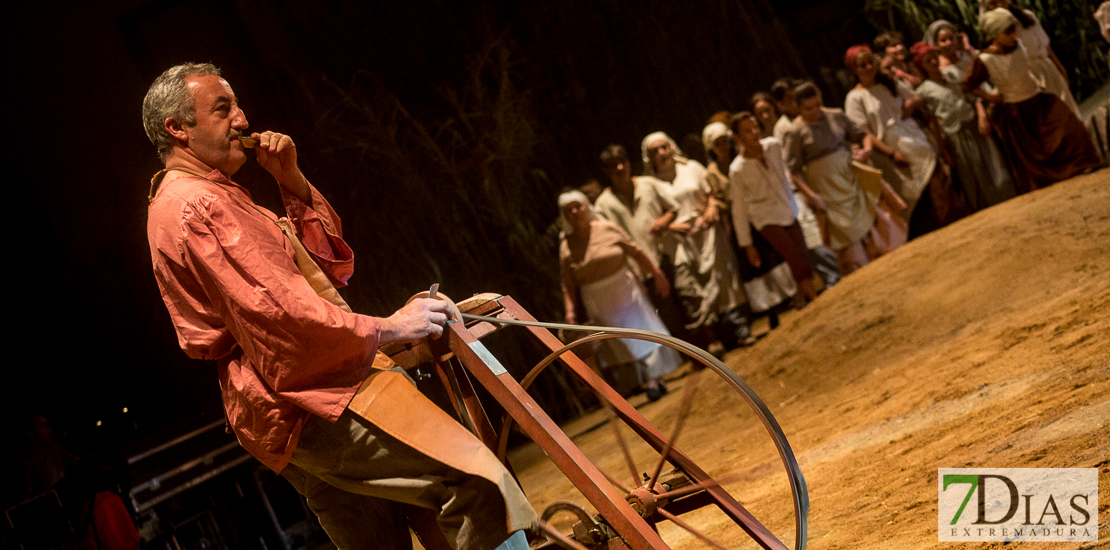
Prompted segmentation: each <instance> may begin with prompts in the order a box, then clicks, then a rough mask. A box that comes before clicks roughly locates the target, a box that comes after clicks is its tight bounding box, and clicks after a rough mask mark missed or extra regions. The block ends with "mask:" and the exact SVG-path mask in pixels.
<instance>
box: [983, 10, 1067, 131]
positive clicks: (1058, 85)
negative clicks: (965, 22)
mask: <svg viewBox="0 0 1110 550" xmlns="http://www.w3.org/2000/svg"><path fill="white" fill-rule="evenodd" d="M995 9H1003V10H1006V11H1008V12H1010V15H1012V16H1013V17H1014V19H1016V20H1017V22H1018V26H1017V27H1016V28H1015V29H1014V30H1015V33H1016V35H1017V39H1018V40H1019V41H1020V42H1021V45H1022V46H1025V52H1026V55H1028V57H1029V66H1030V69H1032V71H1033V75H1034V76H1035V77H1036V78H1037V80H1038V81H1039V82H1040V85H1041V87H1042V88H1044V90H1045V91H1046V92H1048V93H1050V94H1052V95H1054V96H1056V97H1058V98H1060V101H1063V102H1064V104H1065V105H1067V106H1068V108H1069V109H1071V111H1072V112H1073V113H1075V116H1077V117H1078V116H1080V114H1079V105H1077V104H1076V103H1075V98H1074V97H1072V95H1071V90H1070V89H1069V88H1068V77H1067V74H1068V71H1067V69H1065V68H1064V64H1063V63H1060V59H1059V58H1058V57H1056V54H1055V53H1053V52H1052V44H1051V42H1050V41H1049V39H1048V33H1047V32H1045V30H1044V27H1042V26H1041V22H1040V21H1038V20H1037V16H1036V14H1034V13H1033V12H1032V11H1029V10H1026V9H1022V8H1020V7H1018V6H1015V5H1013V3H1012V2H1010V0H979V22H980V26H982V21H983V16H985V15H986V14H987V13H988V12H990V11H991V10H995ZM983 40H984V41H986V42H987V43H989V42H990V41H991V38H987V37H986V36H984V37H983Z"/></svg>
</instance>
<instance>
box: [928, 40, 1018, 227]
mask: <svg viewBox="0 0 1110 550" xmlns="http://www.w3.org/2000/svg"><path fill="white" fill-rule="evenodd" d="M910 53H911V54H912V55H913V63H914V65H916V66H917V67H918V68H919V69H921V72H922V73H923V74H924V75H925V80H924V81H923V82H922V83H921V85H920V86H918V87H917V93H918V94H920V95H921V97H923V98H924V99H925V110H926V111H927V112H929V113H930V114H932V115H933V117H935V119H936V122H937V126H938V127H939V129H940V131H941V132H943V134H944V137H945V141H946V143H947V145H948V147H949V150H950V151H951V152H952V154H953V156H954V157H955V161H956V162H955V163H954V164H955V171H956V175H957V176H958V177H959V180H960V184H961V185H962V186H963V189H964V192H965V194H966V199H967V204H968V207H969V208H970V209H971V210H972V211H978V210H982V209H984V208H986V207H988V206H992V205H995V204H998V203H1000V202H1002V201H1004V200H1006V199H1009V198H1012V197H1013V196H1014V195H1015V192H1014V182H1013V180H1012V179H1011V178H1010V169H1009V168H1008V167H1007V166H1006V160H1005V158H1003V157H1002V152H1001V151H1000V150H999V149H998V146H997V145H996V144H995V143H994V140H993V139H992V138H991V126H990V118H989V117H988V116H987V111H986V108H984V106H983V104H982V102H981V101H979V100H978V99H976V98H974V97H970V98H969V97H968V96H965V95H964V93H963V90H961V89H960V85H959V84H957V83H953V82H951V81H949V80H948V78H947V77H946V75H945V74H944V72H943V71H944V70H943V69H942V68H941V66H940V50H939V48H935V47H933V46H931V45H929V44H926V43H925V42H918V43H917V44H914V45H913V47H912V48H910ZM969 99H970V101H969Z"/></svg>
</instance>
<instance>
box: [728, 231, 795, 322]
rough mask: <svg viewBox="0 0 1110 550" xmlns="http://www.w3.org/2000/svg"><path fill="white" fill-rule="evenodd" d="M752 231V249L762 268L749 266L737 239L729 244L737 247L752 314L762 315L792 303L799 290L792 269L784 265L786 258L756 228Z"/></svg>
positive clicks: (736, 254)
mask: <svg viewBox="0 0 1110 550" xmlns="http://www.w3.org/2000/svg"><path fill="white" fill-rule="evenodd" d="M750 230H751V236H752V246H755V249H756V251H757V252H758V253H759V261H760V266H759V267H755V266H753V265H752V264H750V263H749V262H748V255H747V253H746V252H744V250H743V249H741V248H740V245H739V243H737V242H736V239H729V240H730V241H731V243H732V245H733V246H732V252H733V254H734V255H735V256H736V263H737V266H738V268H739V274H740V281H741V283H742V284H743V285H744V294H747V295H748V306H749V307H750V308H751V310H752V313H761V312H764V311H767V310H769V309H771V308H773V307H775V306H777V305H779V304H781V303H783V302H785V301H787V300H790V299H792V298H793V297H794V294H796V293H797V292H798V287H797V285H796V284H795V282H794V279H793V278H792V277H791V275H790V267H789V266H788V265H787V264H786V263H784V262H783V257H782V256H781V255H779V253H778V252H776V251H775V248H774V247H773V246H772V245H771V243H770V242H769V241H768V240H767V239H766V238H765V237H764V236H763V234H762V233H761V232H760V231H759V230H757V229H756V228H755V226H751V228H750Z"/></svg>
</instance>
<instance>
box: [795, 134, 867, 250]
mask: <svg viewBox="0 0 1110 550" xmlns="http://www.w3.org/2000/svg"><path fill="white" fill-rule="evenodd" d="M805 178H806V183H807V184H809V187H810V189H813V192H814V193H817V194H818V195H820V196H821V198H822V199H823V200H824V201H825V208H826V212H825V213H826V214H827V224H826V228H827V229H828V231H827V232H826V233H827V235H826V238H827V240H828V243H827V244H828V246H829V248H831V249H833V250H842V249H844V248H845V247H847V246H849V245H851V244H853V243H856V242H859V240H860V239H862V238H863V237H864V236H866V235H867V232H868V231H870V230H871V226H872V225H874V224H875V210H874V209H873V208H872V207H871V205H870V204H869V200H868V198H867V193H866V192H865V191H864V190H863V187H862V186H860V182H859V180H858V179H857V178H856V175H855V173H854V172H853V171H852V154H851V153H849V152H848V150H847V149H839V150H837V151H836V152H834V153H829V154H828V155H825V156H823V157H821V158H818V159H815V160H811V161H809V162H807V163H806V166H805Z"/></svg>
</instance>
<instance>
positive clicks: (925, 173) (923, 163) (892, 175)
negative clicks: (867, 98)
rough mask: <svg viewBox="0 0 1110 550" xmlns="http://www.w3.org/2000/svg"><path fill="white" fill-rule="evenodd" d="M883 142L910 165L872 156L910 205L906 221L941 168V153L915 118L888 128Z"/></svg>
mask: <svg viewBox="0 0 1110 550" xmlns="http://www.w3.org/2000/svg"><path fill="white" fill-rule="evenodd" d="M883 143H886V144H887V145H889V146H890V147H891V148H892V149H894V150H895V151H898V152H901V153H902V154H903V155H905V156H906V160H908V161H909V165H908V166H897V165H895V164H894V161H892V160H890V159H889V158H887V157H886V156H885V155H874V154H873V155H871V159H872V161H873V162H874V163H875V167H876V168H878V169H880V170H882V171H883V179H884V180H886V181H887V182H888V183H890V185H891V187H893V188H894V190H895V191H897V192H898V196H900V197H902V200H903V201H905V203H906V207H907V208H906V211H905V214H904V216H903V217H904V218H905V219H909V214H910V213H911V212H913V209H914V206H915V205H916V204H917V200H918V199H919V198H921V193H922V192H924V191H925V188H926V187H927V186H928V185H929V181H930V180H931V179H932V177H933V172H934V171H935V170H936V168H937V152H936V150H934V149H933V145H932V144H931V143H930V142H929V138H928V136H926V135H925V132H924V131H922V130H921V127H920V126H918V125H917V121H915V120H913V119H912V118H907V119H902V120H901V121H899V122H898V123H896V124H893V125H891V126H888V127H887V128H886V131H885V132H884V133H883Z"/></svg>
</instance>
